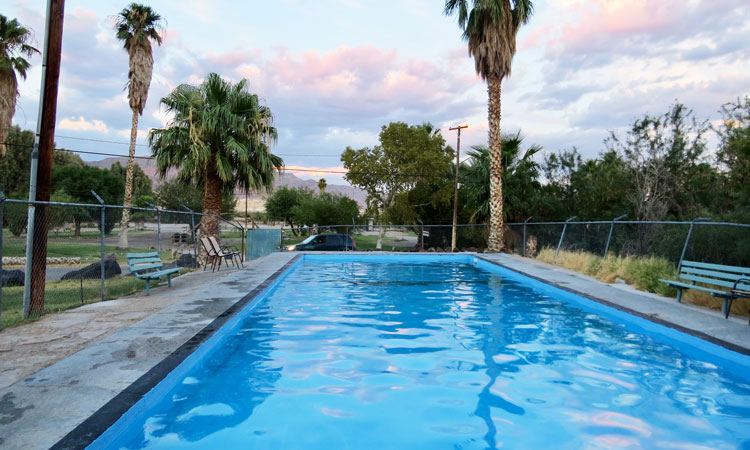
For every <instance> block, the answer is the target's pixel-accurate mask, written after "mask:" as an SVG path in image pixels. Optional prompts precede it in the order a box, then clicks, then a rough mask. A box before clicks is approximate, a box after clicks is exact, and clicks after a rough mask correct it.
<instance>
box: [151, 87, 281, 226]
mask: <svg viewBox="0 0 750 450" xmlns="http://www.w3.org/2000/svg"><path fill="white" fill-rule="evenodd" d="M161 102H162V105H163V106H164V107H165V108H166V110H167V112H168V113H171V114H172V115H173V117H172V119H171V120H170V122H169V124H168V126H167V127H166V128H162V129H155V130H152V131H151V133H150V134H149V144H150V146H151V149H152V152H153V154H154V156H155V157H156V163H157V167H158V170H159V173H160V175H161V176H162V177H165V176H166V174H167V171H168V170H169V169H170V168H177V169H178V170H179V172H178V175H177V178H178V180H179V181H180V182H183V183H194V184H195V185H197V186H200V187H202V188H203V190H204V196H203V212H204V213H208V214H221V213H222V207H221V198H222V192H227V191H234V190H235V189H236V188H240V189H242V190H244V191H246V192H249V191H253V190H259V189H270V187H271V186H272V185H273V179H274V174H275V172H276V171H278V170H280V169H281V167H282V165H283V161H282V159H281V158H280V157H278V156H276V155H274V154H272V153H271V152H270V148H269V146H270V145H271V143H272V142H274V141H275V139H276V128H275V127H274V126H273V115H272V114H271V110H270V109H269V108H268V107H267V106H264V105H262V104H261V103H260V101H259V99H258V96H257V95H255V94H252V93H250V92H249V91H248V89H247V81H246V80H241V81H240V82H239V83H236V84H233V83H230V82H228V81H226V80H223V79H222V78H221V77H220V76H219V75H217V74H215V73H211V74H209V75H208V77H207V78H206V80H205V81H204V82H203V83H201V85H200V86H191V85H180V86H178V87H177V88H176V89H175V90H173V91H172V92H171V93H170V94H169V95H168V96H166V97H164V98H163V99H162V100H161ZM201 232H202V233H203V234H204V235H217V234H218V223H217V222H216V219H215V218H212V217H208V216H206V217H204V218H203V219H202V221H201Z"/></svg>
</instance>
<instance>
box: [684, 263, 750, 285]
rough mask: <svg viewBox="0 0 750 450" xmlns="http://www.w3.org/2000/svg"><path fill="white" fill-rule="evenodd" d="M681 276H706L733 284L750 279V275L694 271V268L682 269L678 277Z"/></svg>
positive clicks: (704, 270)
mask: <svg viewBox="0 0 750 450" xmlns="http://www.w3.org/2000/svg"><path fill="white" fill-rule="evenodd" d="M682 275H706V276H709V277H714V278H722V279H724V280H731V281H732V282H733V283H734V282H735V281H737V280H738V279H739V278H750V275H741V274H736V273H729V272H717V271H715V270H707V269H696V268H694V267H683V268H682V271H681V272H680V276H682Z"/></svg>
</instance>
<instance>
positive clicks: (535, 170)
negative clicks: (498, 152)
mask: <svg viewBox="0 0 750 450" xmlns="http://www.w3.org/2000/svg"><path fill="white" fill-rule="evenodd" d="M502 140H503V148H502V153H503V156H502V165H503V167H504V168H505V170H504V171H503V174H502V177H503V186H505V187H506V189H505V190H504V191H503V197H504V199H503V203H504V204H506V205H509V208H505V209H504V210H503V219H510V220H519V218H520V220H523V215H524V214H526V213H528V212H529V211H528V210H529V209H530V203H532V202H533V200H534V198H538V197H535V194H536V192H537V191H538V189H539V187H540V186H541V185H540V183H539V181H538V177H539V164H537V163H536V162H535V161H534V160H533V159H532V158H533V156H534V155H535V154H537V153H539V152H540V151H541V150H542V147H540V146H539V145H531V146H530V147H529V148H528V149H526V150H525V151H522V150H521V143H522V142H523V136H521V132H520V131H519V132H516V133H513V134H504V135H503V136H502ZM468 155H469V160H468V161H467V163H468V164H466V166H464V165H463V164H461V174H462V176H461V180H462V181H461V183H462V186H461V189H462V190H463V192H465V194H466V204H465V206H464V208H465V210H466V211H467V212H468V213H469V220H470V221H471V222H482V221H485V220H487V219H488V218H489V216H490V209H491V208H490V205H491V201H490V199H491V193H490V151H489V149H488V148H487V146H484V145H475V146H473V147H472V149H471V150H469V152H468Z"/></svg>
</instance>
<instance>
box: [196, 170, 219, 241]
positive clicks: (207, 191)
mask: <svg viewBox="0 0 750 450" xmlns="http://www.w3.org/2000/svg"><path fill="white" fill-rule="evenodd" d="M223 186H224V183H222V181H221V178H219V174H218V173H217V172H216V158H215V157H213V156H212V157H211V159H210V160H209V161H208V164H207V167H206V182H205V187H204V191H203V214H210V215H209V216H203V218H202V219H201V237H208V236H215V237H218V236H219V220H218V219H217V218H216V216H215V215H217V214H221V191H222V188H223Z"/></svg>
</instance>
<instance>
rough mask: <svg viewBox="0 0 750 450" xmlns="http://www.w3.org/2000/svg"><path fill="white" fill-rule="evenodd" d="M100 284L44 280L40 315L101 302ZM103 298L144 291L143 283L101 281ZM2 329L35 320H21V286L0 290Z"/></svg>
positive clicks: (121, 278)
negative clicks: (102, 283)
mask: <svg viewBox="0 0 750 450" xmlns="http://www.w3.org/2000/svg"><path fill="white" fill-rule="evenodd" d="M183 273H184V272H183ZM100 286H101V284H100V281H99V280H98V279H93V280H82V281H81V280H69V281H48V282H47V284H46V290H45V294H44V314H49V313H53V312H57V311H64V310H66V309H70V308H75V307H78V306H81V305H85V304H88V303H96V302H98V301H100V300H101V291H100V289H101V288H100ZM104 288H105V289H104V298H105V299H113V298H117V297H122V296H123V295H128V294H132V293H134V292H138V291H142V290H144V289H146V282H145V281H143V280H138V279H136V278H134V277H130V276H117V277H115V278H110V279H108V280H105V282H104ZM2 308H3V317H2V328H5V327H9V326H13V325H18V324H20V323H23V322H26V321H29V320H34V319H37V318H38V317H30V318H28V319H24V317H23V286H18V287H5V288H3V304H2Z"/></svg>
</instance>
